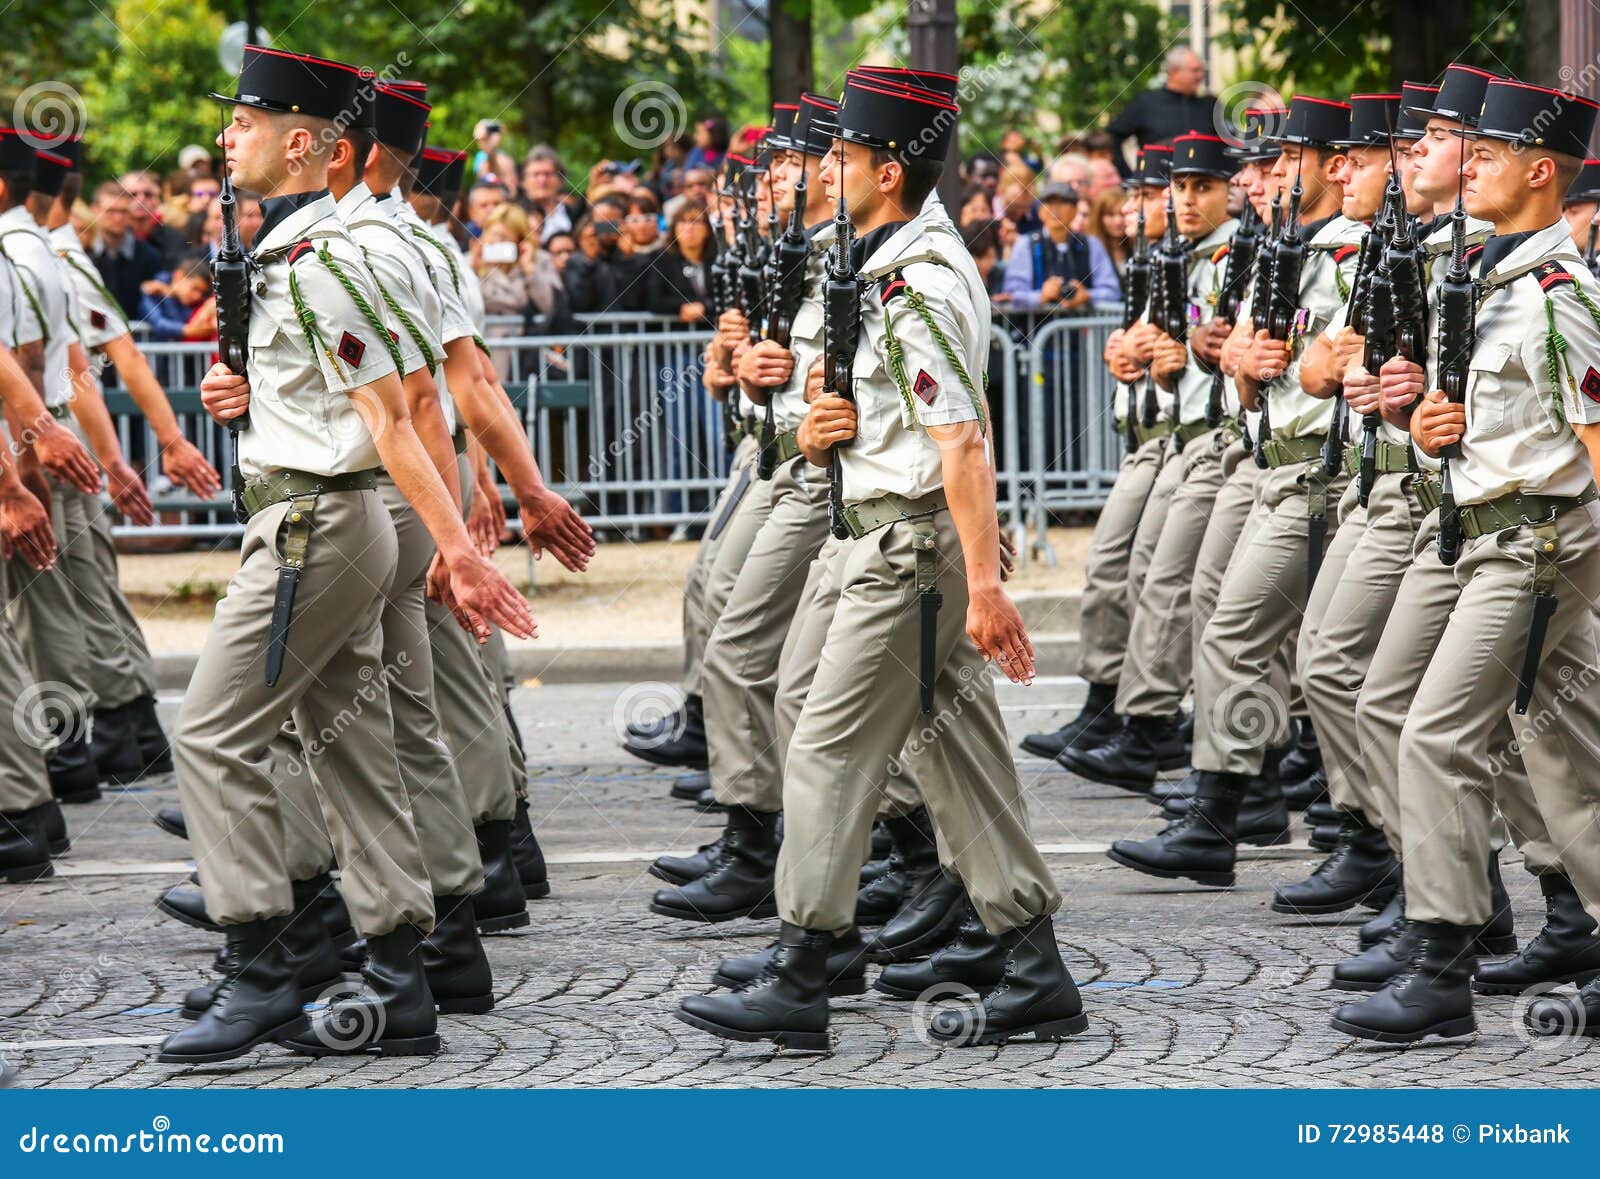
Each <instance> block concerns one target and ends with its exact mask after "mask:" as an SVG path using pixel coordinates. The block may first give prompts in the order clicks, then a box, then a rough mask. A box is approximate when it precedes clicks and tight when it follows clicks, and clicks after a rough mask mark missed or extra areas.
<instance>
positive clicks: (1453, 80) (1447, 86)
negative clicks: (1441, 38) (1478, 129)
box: [1405, 63, 1494, 127]
mask: <svg viewBox="0 0 1600 1179" xmlns="http://www.w3.org/2000/svg"><path fill="white" fill-rule="evenodd" d="M1493 78H1494V75H1493V74H1491V73H1490V72H1489V71H1488V70H1480V69H1478V67H1477V66H1469V65H1461V64H1459V63H1452V64H1451V65H1448V66H1446V67H1445V70H1444V77H1443V78H1441V79H1440V80H1439V88H1438V90H1437V91H1435V92H1434V95H1433V102H1432V103H1431V104H1429V105H1428V106H1409V105H1408V106H1407V107H1406V108H1405V109H1406V111H1407V112H1408V113H1409V114H1412V115H1414V116H1416V117H1417V118H1419V119H1421V120H1422V122H1423V125H1424V126H1426V125H1427V122H1428V120H1429V119H1449V120H1450V121H1451V122H1452V123H1461V124H1464V125H1465V126H1468V127H1471V126H1474V125H1476V124H1477V121H1478V112H1479V111H1481V110H1482V109H1483V95H1484V90H1485V88H1486V87H1487V86H1488V85H1489V83H1490V81H1491V80H1492V79H1493Z"/></svg>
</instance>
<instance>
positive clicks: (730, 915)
mask: <svg viewBox="0 0 1600 1179" xmlns="http://www.w3.org/2000/svg"><path fill="white" fill-rule="evenodd" d="M650 911H651V912H652V913H657V914H660V915H661V916H662V917H676V918H677V919H678V920H679V921H696V922H699V923H700V924H702V925H720V924H722V922H724V921H739V920H743V919H745V918H748V919H749V920H751V921H764V920H766V919H767V918H769V917H776V916H777V915H778V902H777V901H776V900H772V901H763V902H762V903H761V904H759V905H753V906H750V907H748V908H744V909H733V910H730V911H729V912H726V913H702V912H701V911H700V910H699V909H694V908H688V909H674V908H671V907H670V906H667V905H660V904H657V903H656V902H654V901H651V902H650ZM758 1038H759V1037H758Z"/></svg>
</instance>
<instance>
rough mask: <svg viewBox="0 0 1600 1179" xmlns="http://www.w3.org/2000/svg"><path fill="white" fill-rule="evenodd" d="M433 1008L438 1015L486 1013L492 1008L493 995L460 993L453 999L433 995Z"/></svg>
mask: <svg viewBox="0 0 1600 1179" xmlns="http://www.w3.org/2000/svg"><path fill="white" fill-rule="evenodd" d="M434 999H435V1000H436V1002H435V1003H434V1007H435V1009H436V1010H437V1011H438V1012H439V1014H440V1015H487V1014H489V1012H491V1011H493V1010H494V995H493V994H492V993H491V994H488V995H462V996H459V997H458V998H455V999H440V998H439V997H438V996H437V995H435V996H434Z"/></svg>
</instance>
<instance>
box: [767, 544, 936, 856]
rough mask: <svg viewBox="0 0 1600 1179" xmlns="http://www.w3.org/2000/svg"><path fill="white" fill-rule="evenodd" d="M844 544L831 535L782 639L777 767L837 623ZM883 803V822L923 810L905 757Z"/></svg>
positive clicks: (890, 769)
mask: <svg viewBox="0 0 1600 1179" xmlns="http://www.w3.org/2000/svg"><path fill="white" fill-rule="evenodd" d="M845 543H846V542H845V541H841V540H836V539H835V538H834V537H833V536H832V534H829V535H828V536H827V537H826V538H825V539H824V540H823V544H822V548H821V549H819V550H818V552H817V555H816V557H815V558H814V559H813V560H812V562H811V568H810V569H809V570H808V571H807V572H806V584H805V587H804V588H803V589H802V590H801V591H800V601H799V605H798V608H797V609H796V611H795V616H794V621H793V623H791V624H790V626H789V633H788V634H786V635H785V636H784V639H783V650H782V652H781V653H780V654H779V656H778V693H777V696H776V698H775V699H774V701H773V719H774V721H775V732H776V736H777V741H778V745H777V754H778V765H779V766H780V767H781V766H784V765H787V764H788V762H789V744H790V742H791V741H792V740H793V738H794V727H795V724H796V723H797V722H798V721H799V719H800V710H801V708H802V707H803V706H804V705H805V702H806V697H807V696H808V695H810V694H811V684H812V682H813V681H814V680H815V679H816V675H817V667H818V665H819V664H820V663H821V662H822V647H823V644H824V642H826V641H827V637H828V627H829V625H830V624H831V623H832V621H833V612H834V608H835V607H836V606H837V605H838V604H839V591H840V580H839V575H840V572H841V570H842V569H843V564H842V563H841V562H840V561H839V560H838V559H837V558H838V555H839V552H840V550H841V549H842V548H843V547H844V545H845ZM879 785H880V790H881V793H882V795H883V800H882V802H881V803H880V804H879V807H878V815H879V817H880V818H886V819H897V818H900V817H902V816H904V815H909V814H910V813H911V812H912V811H914V810H916V809H917V808H918V807H920V806H921V805H922V791H921V790H920V789H919V788H918V786H917V781H916V777H915V774H914V772H913V771H912V769H911V767H909V766H908V765H907V764H906V762H905V759H904V758H902V757H892V758H890V759H889V761H888V763H887V764H886V765H885V766H884V769H883V773H882V774H881V775H880V779H879ZM939 858H940V860H941V861H943V862H944V865H945V868H946V870H947V871H948V870H949V869H950V867H951V865H950V863H949V861H948V859H947V857H946V855H945V849H944V847H943V846H942V844H941V846H940V855H939Z"/></svg>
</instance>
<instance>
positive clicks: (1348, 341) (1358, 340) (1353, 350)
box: [1333, 327, 1367, 373]
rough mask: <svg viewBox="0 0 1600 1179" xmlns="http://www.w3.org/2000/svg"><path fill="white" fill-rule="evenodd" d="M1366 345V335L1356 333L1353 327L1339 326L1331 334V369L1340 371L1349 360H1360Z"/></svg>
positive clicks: (1348, 365)
mask: <svg viewBox="0 0 1600 1179" xmlns="http://www.w3.org/2000/svg"><path fill="white" fill-rule="evenodd" d="M1366 346H1367V341H1366V337H1365V336H1358V335H1356V333H1355V329H1354V328H1349V327H1342V328H1340V329H1339V330H1338V331H1337V332H1335V333H1334V334H1333V371H1334V372H1336V373H1342V372H1344V370H1345V369H1347V368H1349V367H1350V362H1351V361H1354V360H1360V359H1361V357H1362V355H1363V353H1364V352H1365V350H1366Z"/></svg>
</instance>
